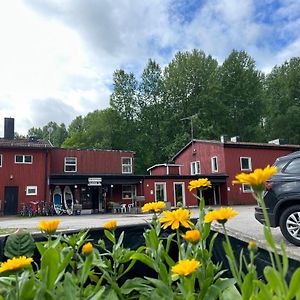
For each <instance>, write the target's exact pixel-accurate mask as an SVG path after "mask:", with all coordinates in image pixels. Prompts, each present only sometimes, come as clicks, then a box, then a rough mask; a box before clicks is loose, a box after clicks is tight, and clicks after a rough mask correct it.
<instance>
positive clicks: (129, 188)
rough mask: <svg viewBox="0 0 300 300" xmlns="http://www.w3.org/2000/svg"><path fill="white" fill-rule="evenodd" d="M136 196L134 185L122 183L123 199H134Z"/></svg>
mask: <svg viewBox="0 0 300 300" xmlns="http://www.w3.org/2000/svg"><path fill="white" fill-rule="evenodd" d="M133 196H135V186H134V185H122V199H132V198H133Z"/></svg>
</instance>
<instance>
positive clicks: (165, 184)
mask: <svg viewBox="0 0 300 300" xmlns="http://www.w3.org/2000/svg"><path fill="white" fill-rule="evenodd" d="M158 185H162V186H163V192H164V196H165V197H164V198H165V199H163V200H161V199H157V193H156V192H157V186H158ZM154 192H155V202H157V201H164V202H167V201H168V199H167V183H166V182H155V183H154Z"/></svg>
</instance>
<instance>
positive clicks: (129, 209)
mask: <svg viewBox="0 0 300 300" xmlns="http://www.w3.org/2000/svg"><path fill="white" fill-rule="evenodd" d="M132 208H133V203H132V204H128V212H131V209H132Z"/></svg>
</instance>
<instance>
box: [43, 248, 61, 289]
mask: <svg viewBox="0 0 300 300" xmlns="http://www.w3.org/2000/svg"><path fill="white" fill-rule="evenodd" d="M58 270H59V253H58V250H56V249H54V248H49V249H47V251H45V253H44V255H43V256H42V258H41V277H42V280H43V281H44V282H45V284H46V286H47V288H48V289H52V288H53V286H54V283H55V281H56V278H57V275H58Z"/></svg>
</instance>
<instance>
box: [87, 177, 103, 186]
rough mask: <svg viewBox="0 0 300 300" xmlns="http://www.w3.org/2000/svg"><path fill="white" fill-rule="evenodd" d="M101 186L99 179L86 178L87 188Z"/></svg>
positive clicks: (100, 179)
mask: <svg viewBox="0 0 300 300" xmlns="http://www.w3.org/2000/svg"><path fill="white" fill-rule="evenodd" d="M99 185H102V178H101V177H98V178H97V177H90V178H88V186H99Z"/></svg>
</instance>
